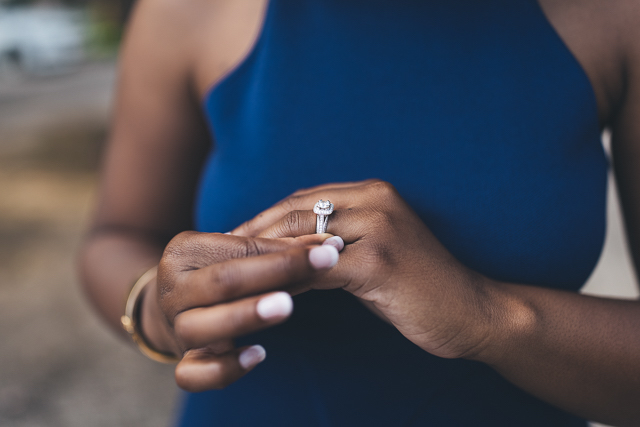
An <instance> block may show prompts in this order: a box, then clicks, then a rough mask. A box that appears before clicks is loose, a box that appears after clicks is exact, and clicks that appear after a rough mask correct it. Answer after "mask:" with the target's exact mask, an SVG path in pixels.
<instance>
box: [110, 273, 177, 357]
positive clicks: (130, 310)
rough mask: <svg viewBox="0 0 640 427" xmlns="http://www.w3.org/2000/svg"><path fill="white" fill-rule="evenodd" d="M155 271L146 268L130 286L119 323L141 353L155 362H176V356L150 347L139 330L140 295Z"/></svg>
mask: <svg viewBox="0 0 640 427" xmlns="http://www.w3.org/2000/svg"><path fill="white" fill-rule="evenodd" d="M157 273H158V267H157V266H155V267H152V268H150V269H149V270H147V272H146V273H144V274H143V275H142V276H140V278H139V279H138V280H136V282H135V283H134V285H133V287H132V288H131V292H129V297H128V298H127V304H126V305H125V308H124V316H122V317H121V318H120V323H122V327H123V328H124V330H125V331H127V332H128V333H129V335H130V336H131V339H133V342H134V343H136V345H137V346H138V348H139V349H140V351H141V352H142V354H144V355H145V356H147V357H148V358H149V359H152V360H155V361H156V362H162V363H176V362H178V361H179V360H180V359H179V358H178V357H176V356H175V355H173V354H171V353H164V352H161V351H158V350H156V349H154V348H153V347H151V346H150V345H149V343H148V342H147V340H146V339H145V338H144V335H142V331H141V330H140V295H142V291H143V290H144V287H145V286H147V285H148V284H149V283H150V282H151V280H153V278H154V277H155V276H156V275H157Z"/></svg>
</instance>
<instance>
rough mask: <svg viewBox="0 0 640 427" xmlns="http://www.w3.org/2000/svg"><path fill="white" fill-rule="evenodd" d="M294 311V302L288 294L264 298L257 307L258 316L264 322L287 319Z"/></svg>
mask: <svg viewBox="0 0 640 427" xmlns="http://www.w3.org/2000/svg"><path fill="white" fill-rule="evenodd" d="M292 310H293V300H292V299H291V296H290V295H289V294H288V293H286V292H278V293H277V294H273V295H269V296H268V297H264V298H262V299H261V300H260V301H259V302H258V305H257V306H256V311H257V312H258V316H260V317H262V318H263V319H264V320H270V319H275V318H277V317H287V316H288V315H290V314H291V311H292Z"/></svg>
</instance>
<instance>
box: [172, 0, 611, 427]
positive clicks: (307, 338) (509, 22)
mask: <svg viewBox="0 0 640 427" xmlns="http://www.w3.org/2000/svg"><path fill="white" fill-rule="evenodd" d="M205 110H206V114H207V117H208V119H209V121H210V125H211V128H212V131H213V134H214V138H215V149H214V150H213V151H212V153H211V156H210V158H209V159H208V162H207V164H206V166H205V169H204V171H203V174H202V179H201V184H200V188H199V193H198V201H197V206H196V208H197V209H196V222H197V227H198V229H199V230H201V231H211V232H213V231H216V232H224V231H228V230H230V229H232V228H233V227H235V226H237V225H238V224H240V223H242V222H243V221H245V220H247V219H250V218H252V217H253V216H254V215H255V214H257V213H259V212H260V211H262V210H264V209H266V208H268V207H269V206H271V205H272V204H273V203H275V202H276V201H278V200H280V199H282V198H283V197H285V196H287V195H288V194H290V193H292V192H293V191H295V190H296V189H298V188H302V187H309V186H313V185H317V184H322V183H325V182H327V181H333V182H337V181H354V180H361V179H367V178H373V177H376V178H381V179H384V180H387V181H389V182H391V183H393V184H394V185H395V186H396V187H397V188H398V190H399V192H400V193H401V194H402V196H403V197H404V198H405V199H406V200H407V201H408V202H409V203H410V204H411V205H412V206H413V208H414V209H415V210H416V211H417V212H418V214H419V215H420V216H421V218H422V219H423V220H424V222H425V223H426V224H427V225H428V226H429V227H430V229H431V230H432V231H433V233H434V234H435V235H436V237H437V238H438V239H440V241H441V242H442V243H443V244H444V245H445V246H446V247H447V248H448V249H449V250H450V251H451V253H453V255H455V256H456V257H457V258H458V259H459V260H460V261H462V262H463V263H464V264H465V265H467V266H469V267H471V268H473V269H475V270H477V271H479V272H481V273H483V274H485V275H487V276H489V277H492V278H495V279H497V280H505V281H510V282H514V283H526V284H535V285H538V286H547V287H553V288H559V289H566V290H570V291H576V290H578V289H579V288H580V287H581V286H582V285H583V283H584V282H585V280H586V279H587V277H588V276H589V274H590V273H591V271H592V269H593V267H594V266H595V264H596V262H597V260H598V257H599V255H600V251H601V248H602V243H603V238H604V231H605V196H606V177H607V161H606V158H605V155H604V153H603V150H602V146H601V144H600V129H599V125H598V117H597V106H596V101H595V97H594V94H593V90H592V88H591V85H590V83H589V81H588V79H587V77H586V75H585V73H584V71H583V70H582V69H581V67H580V66H579V64H578V63H577V62H576V60H575V58H574V57H573V56H572V54H571V53H570V52H569V51H568V49H567V48H566V46H565V45H564V44H563V42H562V41H561V39H560V38H559V37H558V35H557V34H556V33H555V32H554V30H553V28H552V27H551V26H550V25H549V23H548V21H547V20H546V18H545V16H544V15H543V13H542V11H541V10H540V8H539V6H538V4H537V3H536V2H535V1H533V0H483V1H478V0H447V1H426V0H425V1H410V0H393V1H392V0H304V1H302V0H272V1H271V2H270V5H269V8H268V12H267V16H266V19H265V22H264V27H263V29H262V33H261V36H260V38H259V40H258V41H257V43H256V45H255V47H254V48H253V50H252V52H251V53H250V55H249V56H248V58H247V59H246V60H245V61H244V62H243V63H242V64H241V65H240V66H239V67H238V68H237V69H236V70H234V71H233V72H232V73H231V74H230V75H229V76H227V77H226V78H225V79H224V80H223V81H222V82H221V83H219V84H218V85H217V86H216V87H214V88H213V89H212V90H211V92H210V93H209V94H208V96H207V98H206V100H205ZM319 147H322V153H324V154H321V155H320V156H319V155H318V148H319ZM322 157H324V158H325V159H326V161H319V160H318V159H319V158H322ZM337 208H338V209H339V207H337ZM242 342H246V343H251V344H254V343H259V344H262V345H264V346H265V348H266V349H267V352H268V357H267V360H266V361H265V362H264V363H263V364H261V365H260V366H259V367H257V368H256V369H255V370H254V371H253V372H252V373H251V374H249V375H248V376H246V377H245V378H243V379H242V380H240V381H238V382H237V383H235V384H233V385H232V386H230V387H229V388H228V389H225V390H223V391H212V392H206V393H200V394H186V395H185V401H184V408H183V409H184V410H183V413H182V415H181V420H180V422H181V423H182V425H186V426H231V425H239V426H245V425H273V426H289V425H290V426H316V425H317V426H353V425H367V426H378V425H380V426H386V425H432V426H456V425H461V426H463V425H464V426H468V425H474V426H475V425H487V426H488V425H492V426H496V425H519V426H556V425H557V426H574V425H575V426H578V425H580V426H584V425H585V422H584V421H583V420H579V419H577V418H575V417H573V416H570V415H568V414H565V413H563V412H562V411H560V410H557V409H555V408H552V407H551V406H549V405H547V404H545V403H543V402H541V401H539V400H537V399H535V398H533V397H531V396H529V395H527V394H525V393H524V392H522V391H520V390H519V389H517V388H516V387H514V386H512V385H511V384H509V383H508V382H506V381H505V380H503V379H502V378H501V377H500V376H498V375H497V374H496V373H495V372H493V371H492V370H491V369H489V368H488V367H486V366H484V365H482V364H478V363H473V362H468V361H464V360H444V359H439V358H437V357H434V356H431V355H429V354H428V353H426V352H424V351H422V350H420V349H419V348H418V347H416V346H415V345H413V344H412V343H410V342H409V341H407V340H406V339H405V338H404V337H403V336H402V335H400V334H399V333H398V332H397V331H396V330H395V329H394V328H392V327H391V326H389V325H386V324H384V323H383V322H381V321H380V320H378V319H377V318H376V317H375V316H373V315H372V314H370V313H369V312H368V311H367V310H366V309H364V308H363V307H362V306H361V305H360V304H359V303H358V302H357V301H355V300H354V299H353V298H352V297H351V296H350V295H348V294H346V293H344V292H342V291H326V292H311V293H308V294H305V295H301V296H299V297H296V299H295V312H294V315H293V317H292V318H291V319H290V320H289V321H288V322H287V323H285V324H283V325H281V326H278V327H276V328H273V329H271V330H268V331H265V332H261V333H259V334H255V335H253V336H251V337H246V338H244V339H243V340H242Z"/></svg>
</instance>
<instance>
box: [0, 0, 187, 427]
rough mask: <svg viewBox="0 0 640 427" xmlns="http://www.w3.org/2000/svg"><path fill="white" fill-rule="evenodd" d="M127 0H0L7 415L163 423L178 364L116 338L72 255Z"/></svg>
mask: <svg viewBox="0 0 640 427" xmlns="http://www.w3.org/2000/svg"><path fill="white" fill-rule="evenodd" d="M129 7H130V4H129V2H126V1H116V0H91V1H68V2H51V1H47V2H33V1H11V2H0V346H1V347H0V426H16V427H17V426H24V427H26V426H29V427H36V426H60V427H73V426H83V427H86V426H110V427H111V426H133V425H136V426H165V425H168V424H169V423H170V420H171V417H172V413H173V408H174V406H175V402H176V401H177V389H176V386H175V385H174V382H173V370H172V368H171V367H170V366H165V365H160V364H156V363H153V362H151V361H148V360H146V359H145V358H144V357H143V356H141V355H139V354H138V352H137V350H136V349H134V348H133V347H132V346H129V345H125V344H123V343H122V342H121V340H120V339H119V338H116V337H115V336H114V335H113V334H112V333H111V332H110V331H109V330H107V329H106V327H105V326H104V325H103V324H102V323H101V321H100V320H99V319H98V318H97V317H96V316H95V315H94V314H93V313H92V311H91V309H90V307H89V306H88V305H87V303H86V301H85V300H84V297H83V295H82V294H81V290H80V287H79V286H78V281H77V278H76V272H75V265H74V261H75V257H76V253H77V251H78V247H79V245H80V241H81V239H82V234H83V232H84V230H85V229H86V228H87V226H88V221H87V220H88V217H89V214H90V212H91V209H92V204H93V199H94V191H95V186H96V170H97V165H98V157H99V153H100V150H101V146H102V144H103V141H104V139H105V134H106V132H107V126H108V120H109V109H110V103H111V98H112V89H113V85H114V80H115V56H116V53H117V46H118V41H119V38H120V33H121V26H122V23H123V22H124V20H125V18H126V16H127V12H128V10H129Z"/></svg>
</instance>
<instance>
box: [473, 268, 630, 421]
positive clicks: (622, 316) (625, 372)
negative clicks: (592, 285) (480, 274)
mask: <svg viewBox="0 0 640 427" xmlns="http://www.w3.org/2000/svg"><path fill="white" fill-rule="evenodd" d="M487 283H488V284H487V286H488V287H489V289H490V291H489V292H488V295H491V297H490V298H491V299H492V303H491V305H492V309H491V310H489V311H488V313H491V315H490V320H489V323H488V324H489V325H490V333H489V335H488V336H489V338H488V339H487V340H485V345H484V347H483V348H482V350H481V352H480V353H479V354H478V355H477V357H476V359H477V360H480V361H482V362H485V363H487V364H489V365H491V366H492V367H493V368H494V369H496V370H497V371H498V372H499V373H500V374H502V375H503V376H504V377H505V378H507V379H508V380H510V381H511V382H513V383H514V384H516V385H517V386H519V387H521V388H522V389H524V390H526V391H528V392H529V393H531V394H533V395H535V396H537V397H539V398H541V399H543V400H545V401H547V402H550V403H552V404H554V405H556V406H558V407H561V408H563V409H565V410H567V411H569V412H572V413H575V414H577V415H580V416H582V417H585V418H589V419H595V420H599V421H603V422H607V423H611V424H615V425H640V406H638V402H640V304H639V303H638V302H635V301H622V300H613V299H605V298H595V297H590V296H585V295H580V294H576V293H570V292H563V291H557V290H552V289H546V288H538V287H531V286H522V285H512V284H504V283H496V282H491V281H488V282H487Z"/></svg>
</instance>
